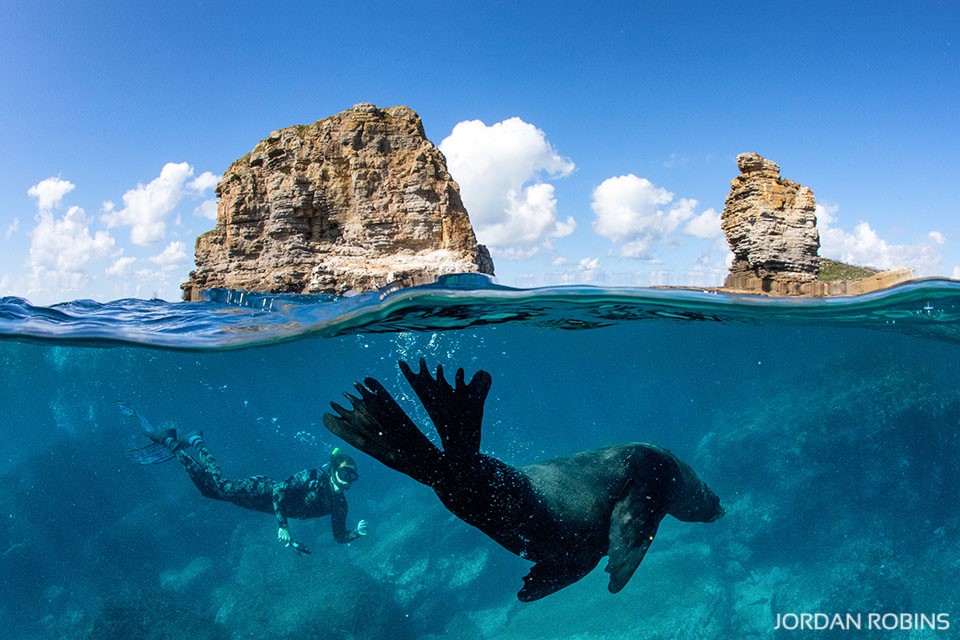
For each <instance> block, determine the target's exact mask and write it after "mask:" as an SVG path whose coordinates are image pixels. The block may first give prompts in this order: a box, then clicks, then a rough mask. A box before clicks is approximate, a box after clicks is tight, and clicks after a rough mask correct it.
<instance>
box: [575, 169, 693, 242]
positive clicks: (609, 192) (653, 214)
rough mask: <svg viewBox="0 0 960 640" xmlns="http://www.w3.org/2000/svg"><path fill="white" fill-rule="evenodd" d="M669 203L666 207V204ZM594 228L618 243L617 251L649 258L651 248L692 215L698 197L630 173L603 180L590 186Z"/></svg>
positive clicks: (666, 238)
mask: <svg viewBox="0 0 960 640" xmlns="http://www.w3.org/2000/svg"><path fill="white" fill-rule="evenodd" d="M667 205H670V206H669V208H666V206H667ZM591 206H592V208H593V212H594V215H595V216H596V219H595V220H594V222H593V230H594V231H595V232H596V233H597V234H598V235H601V236H603V237H604V238H608V239H610V240H612V241H613V242H616V243H622V244H621V246H620V255H621V256H624V257H629V258H641V259H650V257H651V255H650V248H651V246H652V245H653V244H655V243H657V242H662V241H666V240H668V239H669V237H670V235H671V234H672V233H673V232H674V231H676V230H677V228H678V227H679V226H680V225H681V224H682V223H684V222H686V221H687V220H690V219H691V218H692V217H693V214H694V210H695V209H696V207H697V201H696V200H692V199H689V198H681V199H680V200H678V201H676V202H674V195H673V194H672V193H670V192H669V191H667V190H666V189H664V188H663V187H657V186H655V185H654V184H653V183H652V182H650V181H649V180H647V179H646V178H638V177H637V176H635V175H633V174H632V173H631V174H628V175H625V176H617V177H615V178H608V179H606V180H604V181H603V182H602V183H601V184H600V186H598V187H597V188H596V189H594V190H593V203H592V204H591Z"/></svg>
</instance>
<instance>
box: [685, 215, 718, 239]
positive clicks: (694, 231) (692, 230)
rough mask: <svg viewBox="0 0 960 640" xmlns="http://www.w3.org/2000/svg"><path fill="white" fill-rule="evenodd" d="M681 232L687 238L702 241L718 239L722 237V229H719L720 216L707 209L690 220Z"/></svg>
mask: <svg viewBox="0 0 960 640" xmlns="http://www.w3.org/2000/svg"><path fill="white" fill-rule="evenodd" d="M683 232H684V233H685V234H687V235H688V236H693V237H695V238H703V239H704V240H708V239H710V238H717V237H720V236H721V235H723V229H721V228H720V214H719V213H717V211H716V210H715V209H713V208H710V209H707V210H706V211H704V212H703V213H701V214H700V215H698V216H696V217H694V218H693V219H691V220H690V222H688V223H687V224H686V226H685V227H684V228H683Z"/></svg>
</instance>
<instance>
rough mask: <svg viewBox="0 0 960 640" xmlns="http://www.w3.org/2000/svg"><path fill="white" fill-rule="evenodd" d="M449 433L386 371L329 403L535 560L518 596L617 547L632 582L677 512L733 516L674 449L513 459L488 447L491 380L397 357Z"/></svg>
mask: <svg viewBox="0 0 960 640" xmlns="http://www.w3.org/2000/svg"><path fill="white" fill-rule="evenodd" d="M399 365H400V370H401V371H402V372H403V375H404V377H406V379H407V381H408V382H409V383H410V386H411V387H413V390H414V391H415V392H416V394H417V397H418V398H419V399H420V402H421V403H422V404H423V407H424V409H426V411H427V414H428V415H429V416H430V420H431V421H432V422H433V424H434V426H435V427H436V429H437V432H438V433H439V435H440V442H441V445H442V447H443V450H442V451H441V450H440V449H439V448H437V447H436V446H435V445H434V444H433V443H432V442H430V440H429V439H427V437H426V436H425V435H424V434H423V432H421V431H420V429H419V428H417V426H416V425H414V423H413V421H412V420H411V419H410V417H409V416H407V414H406V413H405V412H404V411H403V409H402V408H400V406H399V405H398V404H397V402H396V401H395V400H394V399H393V397H392V396H391V395H390V393H389V392H388V391H387V390H386V389H384V387H383V385H381V384H380V383H379V382H378V381H377V380H374V379H373V378H367V379H366V380H364V381H363V384H360V383H356V384H355V387H356V389H357V391H358V393H359V397H357V396H354V395H351V394H344V395H345V396H346V398H347V399H348V400H349V401H350V403H351V405H352V409H345V408H344V407H342V406H340V405H338V404H336V403H331V406H332V407H333V410H334V411H335V412H336V414H337V415H332V414H329V413H328V414H325V415H324V416H323V423H324V425H325V426H326V427H327V429H329V430H330V431H331V432H333V433H334V434H336V435H337V436H340V437H341V438H343V439H344V440H346V441H347V442H349V443H350V444H351V445H353V446H354V447H356V448H357V449H360V450H361V451H364V452H366V453H367V454H369V455H371V456H373V457H374V458H376V459H377V460H379V461H380V462H382V463H384V464H385V465H387V466H388V467H391V468H393V469H396V470H397V471H399V472H401V473H404V474H406V475H408V476H410V477H411V478H413V479H414V480H417V481H418V482H421V483H423V484H426V485H428V486H430V487H432V488H433V490H434V491H435V492H436V494H437V496H438V497H439V498H440V501H441V502H443V504H444V506H446V507H447V509H449V510H450V511H451V512H452V513H453V514H454V515H455V516H457V517H458V518H460V519H461V520H463V521H464V522H467V523H468V524H471V525H473V526H475V527H477V528H478V529H480V530H481V531H483V532H484V533H485V534H487V535H488V536H489V537H491V538H492V539H493V540H495V541H496V542H497V543H499V544H500V545H501V546H503V547H504V548H505V549H507V550H509V551H511V552H513V553H515V554H517V555H519V556H520V557H522V558H526V559H528V560H531V561H533V562H534V563H535V564H534V566H533V567H532V568H531V569H530V573H529V574H527V575H526V576H525V577H524V578H523V581H524V586H523V588H522V589H520V592H519V593H518V594H517V597H518V598H519V599H520V600H522V601H524V602H529V601H532V600H537V599H539V598H542V597H544V596H547V595H549V594H551V593H554V592H555V591H558V590H559V589H562V588H564V587H566V586H568V585H570V584H573V583H574V582H576V581H577V580H579V579H580V578H582V577H584V576H585V575H587V574H588V573H589V572H590V571H591V570H593V568H594V567H596V566H597V563H598V562H600V559H601V558H602V557H603V556H605V555H608V556H609V561H608V563H607V567H606V571H607V572H608V573H609V574H610V583H609V585H608V588H609V590H610V592H611V593H617V592H618V591H620V590H621V589H622V588H623V587H624V585H625V584H626V583H627V581H628V580H630V577H631V576H632V575H633V573H634V571H636V569H637V566H638V565H639V564H640V561H641V560H643V556H644V554H646V552H647V549H648V548H649V547H650V543H651V542H653V538H654V536H655V535H656V533H657V528H658V527H659V525H660V521H661V520H662V519H663V517H664V516H665V515H666V514H670V515H672V516H673V517H675V518H677V519H678V520H682V521H684V522H712V521H714V520H716V519H717V518H719V517H720V516H722V515H723V514H724V510H723V508H722V507H721V506H720V499H719V498H718V497H717V495H716V494H715V493H714V492H713V491H712V490H711V489H710V488H709V487H708V486H707V485H706V484H705V483H704V482H703V481H702V480H700V478H698V477H697V474H696V473H694V471H693V469H691V468H690V467H689V466H688V465H687V464H686V463H684V462H683V461H681V460H680V459H679V458H677V457H676V456H675V455H673V454H672V453H670V452H669V451H667V450H666V449H663V448H660V447H657V446H654V445H651V444H642V443H632V444H620V445H615V446H610V447H604V448H602V449H594V450H592V451H585V452H582V453H577V454H575V455H573V456H570V457H568V458H557V459H555V460H547V461H545V462H540V463H538V464H532V465H528V466H525V467H520V468H517V467H512V466H510V465H508V464H506V463H504V462H502V461H500V460H498V459H496V458H493V457H491V456H488V455H485V454H483V453H480V432H481V422H482V420H483V406H484V402H485V401H486V397H487V393H488V392H489V390H490V385H491V382H492V378H491V376H490V374H489V373H487V372H486V371H478V372H477V373H476V374H475V375H474V376H473V378H472V379H471V380H470V383H469V384H466V383H465V382H464V372H463V369H459V370H457V373H456V376H455V385H456V386H455V387H451V386H450V384H449V383H448V382H447V380H446V379H445V378H444V375H443V367H442V366H438V367H437V373H436V376H435V377H434V376H431V375H430V373H429V372H428V371H427V368H426V364H425V363H424V361H423V360H422V359H421V360H420V371H419V372H417V373H414V372H413V371H412V370H411V369H410V367H409V366H408V365H407V363H406V362H403V361H401V362H400V363H399Z"/></svg>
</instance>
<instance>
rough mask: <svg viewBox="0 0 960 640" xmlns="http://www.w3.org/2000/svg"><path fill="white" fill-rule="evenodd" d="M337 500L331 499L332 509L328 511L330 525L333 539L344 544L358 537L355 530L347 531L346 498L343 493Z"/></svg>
mask: <svg viewBox="0 0 960 640" xmlns="http://www.w3.org/2000/svg"><path fill="white" fill-rule="evenodd" d="M339 498H340V499H339V500H336V499H335V500H334V501H333V511H332V512H331V513H330V526H331V527H332V528H333V539H334V540H336V541H337V542H339V543H340V544H344V543H347V542H352V541H354V540H356V539H357V538H359V537H360V534H358V533H357V532H356V531H347V499H346V498H344V497H343V494H340V495H339Z"/></svg>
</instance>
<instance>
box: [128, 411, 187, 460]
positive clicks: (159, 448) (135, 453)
mask: <svg viewBox="0 0 960 640" xmlns="http://www.w3.org/2000/svg"><path fill="white" fill-rule="evenodd" d="M117 408H118V409H119V410H120V413H121V415H124V416H127V417H133V418H136V419H137V422H138V423H139V425H140V431H139V433H140V435H143V436H146V437H147V438H150V439H151V440H154V442H151V443H150V444H148V445H143V446H137V445H138V444H139V443H137V444H131V445H130V447H129V448H128V449H125V450H124V453H125V454H126V455H127V457H128V458H130V460H131V461H132V462H136V463H137V464H160V463H161V462H166V461H167V460H172V459H173V458H174V457H176V454H175V453H174V452H173V451H171V450H170V449H169V448H167V447H166V446H165V445H164V444H163V443H162V442H156V441H155V440H156V437H157V436H158V435H159V433H160V432H158V431H157V430H156V429H154V428H153V425H151V424H150V422H149V421H148V420H147V419H146V418H144V417H143V416H142V415H140V413H139V412H138V411H137V410H136V409H134V408H133V407H131V406H130V405H129V404H127V403H126V402H117Z"/></svg>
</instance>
